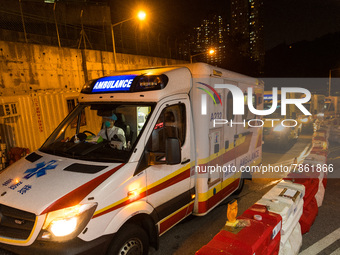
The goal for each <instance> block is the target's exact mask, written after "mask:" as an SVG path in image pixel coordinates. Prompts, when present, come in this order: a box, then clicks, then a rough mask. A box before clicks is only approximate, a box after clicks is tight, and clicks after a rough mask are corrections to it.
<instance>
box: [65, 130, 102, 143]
mask: <svg viewBox="0 0 340 255" xmlns="http://www.w3.org/2000/svg"><path fill="white" fill-rule="evenodd" d="M86 133H88V134H91V135H93V136H96V135H95V134H93V133H92V132H91V131H87V130H85V131H83V132H81V133H79V134H78V135H77V137H78V139H79V140H80V141H81V142H82V141H85V139H86V137H87V135H86ZM74 139H75V136H73V137H72V138H71V140H70V142H74Z"/></svg>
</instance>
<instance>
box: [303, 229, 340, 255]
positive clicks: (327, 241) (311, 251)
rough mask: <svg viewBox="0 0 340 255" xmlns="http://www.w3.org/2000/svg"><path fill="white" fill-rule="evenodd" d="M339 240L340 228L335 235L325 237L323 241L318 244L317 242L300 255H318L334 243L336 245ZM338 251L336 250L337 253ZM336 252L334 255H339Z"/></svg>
mask: <svg viewBox="0 0 340 255" xmlns="http://www.w3.org/2000/svg"><path fill="white" fill-rule="evenodd" d="M338 239H340V228H338V229H337V230H335V231H334V232H333V233H330V234H329V235H328V236H325V237H324V238H322V239H321V240H319V241H318V242H316V243H315V244H313V245H312V246H309V247H308V248H307V249H306V250H304V251H302V252H301V253H299V255H315V254H318V253H319V252H321V251H322V250H324V249H325V248H327V247H328V246H330V245H331V244H332V243H334V242H335V241H337V240H338ZM338 250H339V249H338ZM338 250H336V251H338ZM336 251H335V253H334V252H333V253H334V254H339V253H336ZM333 253H332V254H333Z"/></svg>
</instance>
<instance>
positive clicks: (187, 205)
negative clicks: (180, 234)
mask: <svg viewBox="0 0 340 255" xmlns="http://www.w3.org/2000/svg"><path fill="white" fill-rule="evenodd" d="M194 202H195V201H191V202H190V203H189V204H186V205H185V206H183V207H181V208H179V209H178V210H177V211H175V212H173V213H172V214H170V215H168V216H166V217H165V218H164V219H162V220H161V221H160V222H159V224H161V223H163V222H164V221H166V220H167V219H169V218H171V217H172V216H173V215H175V214H176V213H178V212H179V211H181V210H183V209H184V208H185V207H189V206H190V205H192V204H193V203H194Z"/></svg>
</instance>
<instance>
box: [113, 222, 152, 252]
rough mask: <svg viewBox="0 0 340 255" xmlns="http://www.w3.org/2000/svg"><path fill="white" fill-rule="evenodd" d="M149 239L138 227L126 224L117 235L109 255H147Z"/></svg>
mask: <svg viewBox="0 0 340 255" xmlns="http://www.w3.org/2000/svg"><path fill="white" fill-rule="evenodd" d="M148 252H149V237H148V235H147V234H146V232H145V231H144V229H143V228H141V227H140V226H138V225H134V224H126V225H125V226H123V227H122V228H121V229H120V230H119V231H118V232H117V233H116V234H115V238H114V239H113V241H112V244H111V246H110V248H109V250H108V252H107V255H118V254H119V255H146V254H148Z"/></svg>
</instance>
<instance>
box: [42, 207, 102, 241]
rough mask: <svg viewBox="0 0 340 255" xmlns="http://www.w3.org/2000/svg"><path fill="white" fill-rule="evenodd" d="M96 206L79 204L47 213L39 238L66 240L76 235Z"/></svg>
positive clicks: (88, 219)
mask: <svg viewBox="0 0 340 255" xmlns="http://www.w3.org/2000/svg"><path fill="white" fill-rule="evenodd" d="M96 208H97V204H96V203H91V204H82V205H81V204H79V205H76V206H72V207H68V208H64V209H61V210H57V211H53V212H49V213H47V215H46V219H45V223H44V226H43V228H42V231H41V233H40V235H39V239H40V240H46V241H47V240H50V241H67V240H69V239H72V238H74V237H76V236H78V235H79V234H80V232H81V231H82V230H83V229H84V228H85V226H86V225H87V223H88V222H89V221H90V219H91V218H92V216H93V214H94V212H95V210H96Z"/></svg>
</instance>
